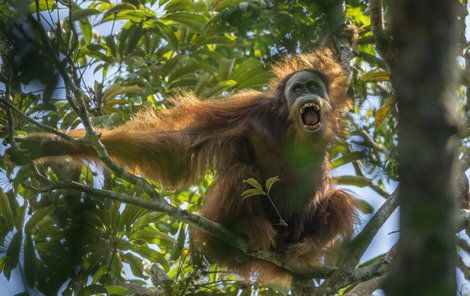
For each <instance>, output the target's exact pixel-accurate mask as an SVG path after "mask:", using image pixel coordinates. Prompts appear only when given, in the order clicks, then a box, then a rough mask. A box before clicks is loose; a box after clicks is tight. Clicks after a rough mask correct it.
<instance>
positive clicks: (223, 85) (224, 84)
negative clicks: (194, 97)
mask: <svg viewBox="0 0 470 296" xmlns="http://www.w3.org/2000/svg"><path fill="white" fill-rule="evenodd" d="M235 85H237V82H236V81H235V80H225V81H220V82H219V83H217V85H215V86H214V87H212V88H210V89H208V90H207V91H205V92H204V96H205V97H206V98H210V97H213V96H216V95H219V94H220V93H221V92H223V91H224V90H227V89H228V88H230V87H232V86H235Z"/></svg>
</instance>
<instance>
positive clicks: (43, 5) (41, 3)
mask: <svg viewBox="0 0 470 296" xmlns="http://www.w3.org/2000/svg"><path fill="white" fill-rule="evenodd" d="M28 2H29V1H28ZM37 4H38V6H36V1H32V2H31V3H30V4H29V9H30V11H31V12H38V11H44V10H54V9H56V8H57V5H56V1H55V0H38V1H37Z"/></svg>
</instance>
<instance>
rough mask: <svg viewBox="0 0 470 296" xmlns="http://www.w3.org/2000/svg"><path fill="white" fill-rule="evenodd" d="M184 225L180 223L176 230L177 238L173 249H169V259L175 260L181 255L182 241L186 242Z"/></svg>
mask: <svg viewBox="0 0 470 296" xmlns="http://www.w3.org/2000/svg"><path fill="white" fill-rule="evenodd" d="M185 228H186V227H185V226H184V225H183V224H181V225H180V229H179V232H178V238H177V240H176V241H177V243H176V244H175V246H174V247H173V250H172V251H171V256H170V260H173V261H174V260H176V259H178V258H179V257H180V256H181V252H182V250H183V247H184V243H185V242H186V230H185Z"/></svg>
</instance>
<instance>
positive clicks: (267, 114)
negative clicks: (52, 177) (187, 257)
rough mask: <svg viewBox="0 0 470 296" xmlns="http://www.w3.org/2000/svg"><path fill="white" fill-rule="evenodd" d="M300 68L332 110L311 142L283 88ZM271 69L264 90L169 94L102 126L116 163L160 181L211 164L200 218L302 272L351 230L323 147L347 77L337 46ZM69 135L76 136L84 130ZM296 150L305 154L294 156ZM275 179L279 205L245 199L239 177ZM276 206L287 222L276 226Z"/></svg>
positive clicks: (245, 261)
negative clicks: (158, 106)
mask: <svg viewBox="0 0 470 296" xmlns="http://www.w3.org/2000/svg"><path fill="white" fill-rule="evenodd" d="M299 71H312V72H314V73H318V75H319V76H320V77H321V78H322V79H323V80H324V81H325V83H326V84H327V87H328V90H329V95H330V97H331V99H332V108H333V110H332V111H331V112H329V113H328V114H327V116H326V118H324V119H323V118H322V120H325V123H326V126H327V130H326V131H325V132H324V135H323V136H322V137H321V138H320V139H318V140H316V141H308V140H305V139H301V137H300V136H299V135H300V134H301V131H299V130H298V127H296V126H295V125H293V124H292V120H291V119H289V110H288V106H287V103H286V99H285V97H284V94H283V91H284V86H285V83H286V81H287V80H288V79H289V78H290V77H291V76H292V75H293V74H294V73H296V72H299ZM272 72H273V73H274V78H273V79H272V81H271V83H270V88H269V91H268V92H266V93H261V92H256V91H244V92H241V93H238V94H235V95H232V96H230V97H227V98H225V99H221V100H205V101H200V100H198V99H197V98H196V97H194V96H193V95H192V94H190V93H181V94H180V95H178V96H176V97H174V98H173V99H172V100H173V103H174V105H175V106H174V108H171V109H169V110H162V111H158V112H155V111H153V110H144V111H142V112H139V113H138V114H136V115H135V116H134V118H133V119H132V120H131V121H129V122H128V123H126V124H124V125H122V126H120V127H118V128H116V129H113V130H100V131H99V132H100V133H101V140H102V142H103V143H104V144H105V146H106V148H107V149H108V152H109V154H110V155H111V157H112V158H113V159H114V160H115V161H117V162H119V163H120V164H122V165H124V166H126V167H127V168H128V169H130V170H132V171H133V172H135V173H138V174H141V175H143V176H146V177H148V178H151V179H153V180H156V181H157V182H159V183H160V184H162V185H163V186H167V187H173V188H174V187H180V186H187V185H189V184H193V183H195V182H197V181H198V180H200V179H201V177H202V176H203V175H204V174H205V173H206V172H207V171H208V170H211V171H214V172H215V174H216V179H215V181H214V183H213V184H212V186H211V188H210V190H209V192H208V194H207V196H206V200H205V203H204V206H203V207H202V209H201V211H200V212H201V215H202V216H204V217H206V218H208V219H210V220H213V221H215V222H218V223H221V224H222V225H224V226H226V227H228V228H230V229H232V230H233V231H235V232H237V233H239V234H240V235H243V236H245V237H246V238H248V239H249V240H250V242H251V243H252V246H253V249H254V250H259V249H261V250H263V249H270V250H272V251H275V252H278V253H281V254H285V255H286V256H287V258H288V260H289V261H290V263H291V264H293V265H294V266H296V267H297V268H300V269H307V268H308V267H309V266H310V265H312V264H318V263H319V262H320V258H321V257H322V256H324V255H325V254H326V249H327V248H328V247H329V246H331V245H332V244H333V243H334V242H335V241H338V240H339V239H340V238H341V237H344V236H346V235H348V234H349V233H350V232H351V230H352V226H353V223H354V221H355V199H354V198H353V197H352V196H351V195H350V194H349V193H348V192H346V191H343V190H339V189H336V188H335V186H334V183H333V181H332V179H331V178H330V177H329V176H328V172H329V170H330V168H329V165H328V158H327V154H326V149H327V147H328V145H330V144H331V143H333V142H334V141H335V140H336V139H337V138H338V137H340V136H341V134H342V120H343V116H342V113H341V111H342V109H343V108H344V107H347V106H348V102H349V100H348V97H347V95H346V86H347V80H346V77H345V75H344V74H343V71H342V68H341V65H340V64H339V63H338V62H337V61H336V59H335V58H334V55H333V53H332V52H331V51H330V50H328V49H324V48H323V49H317V50H314V51H312V52H310V53H306V54H301V55H298V56H294V57H285V58H284V59H283V60H282V61H280V62H279V63H278V64H276V65H274V67H273V68H272ZM69 134H70V135H71V136H74V137H82V136H83V135H84V132H83V131H71V132H69ZM31 137H36V138H37V137H40V138H41V139H42V140H43V141H42V143H48V144H47V145H49V146H48V147H51V145H52V146H53V147H54V149H53V150H54V155H72V156H75V157H79V158H84V159H89V160H95V159H96V152H95V151H94V150H93V149H92V147H91V146H90V145H88V144H73V143H69V142H65V141H63V140H60V139H57V138H56V137H55V136H52V135H45V134H36V135H33V136H31ZM51 143H52V144H51ZM292 143H294V144H292ZM289 147H291V148H292V147H294V148H292V149H291V150H289ZM292 151H294V152H292ZM302 153H303V154H302ZM297 154H299V155H300V154H302V155H305V157H304V158H302V159H301V160H300V161H299V159H300V158H299V157H298V156H296V155H297ZM49 156H51V153H49ZM273 176H279V178H280V181H279V182H278V183H276V184H275V185H274V186H273V190H272V191H271V192H270V197H271V199H272V201H273V202H274V204H275V207H276V208H274V207H273V205H272V204H271V203H270V201H269V200H268V199H267V198H266V197H265V196H257V197H250V198H246V199H244V198H242V196H241V195H242V193H243V192H244V191H245V190H246V189H247V188H248V187H247V186H248V185H247V184H246V183H244V182H243V181H244V180H246V179H248V178H255V179H256V180H258V181H260V182H264V181H265V180H266V179H268V178H270V177H273ZM274 210H279V212H280V215H281V216H282V219H284V220H285V221H286V222H287V226H285V225H279V224H278V221H279V218H280V217H279V215H278V214H276V212H275V211H274ZM192 240H193V242H194V245H195V246H196V247H197V248H198V249H199V250H200V251H202V252H203V253H204V254H205V255H206V256H207V257H208V258H209V259H212V260H214V261H216V262H218V263H219V264H221V265H224V266H226V267H228V268H229V269H230V270H231V271H233V272H235V273H237V274H239V275H241V276H242V277H244V278H253V277H256V278H257V279H258V280H259V281H261V282H278V283H283V284H289V282H290V278H291V275H290V273H289V272H287V271H286V270H284V269H283V268H281V267H278V266H275V265H274V264H272V263H269V262H266V261H262V260H258V259H255V258H251V257H248V256H246V255H244V254H242V253H241V252H240V251H238V250H236V249H234V248H232V247H230V246H229V245H227V244H225V243H223V242H221V241H219V240H217V239H216V238H214V237H212V236H210V235H208V234H207V233H205V232H203V231H201V230H198V229H193V230H192Z"/></svg>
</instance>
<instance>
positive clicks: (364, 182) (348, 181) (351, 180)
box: [335, 176, 372, 187]
mask: <svg viewBox="0 0 470 296" xmlns="http://www.w3.org/2000/svg"><path fill="white" fill-rule="evenodd" d="M335 180H336V182H337V183H339V184H344V185H353V186H357V187H365V186H370V185H372V181H371V180H369V179H367V178H366V177H363V176H339V177H335Z"/></svg>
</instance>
